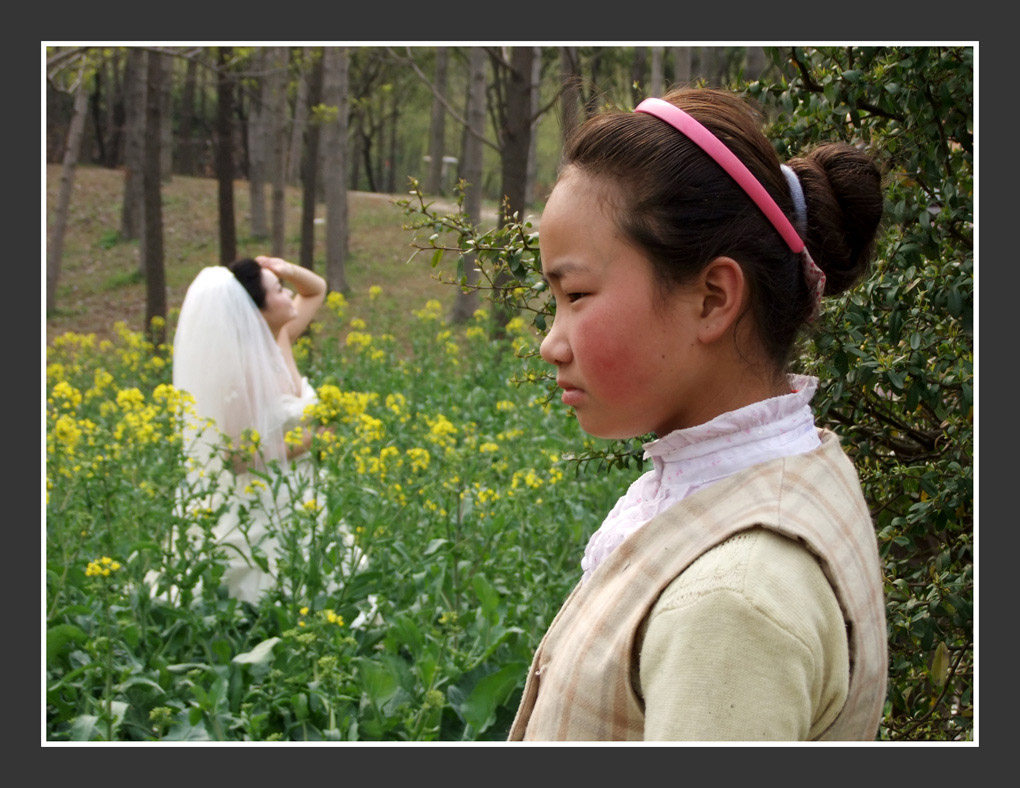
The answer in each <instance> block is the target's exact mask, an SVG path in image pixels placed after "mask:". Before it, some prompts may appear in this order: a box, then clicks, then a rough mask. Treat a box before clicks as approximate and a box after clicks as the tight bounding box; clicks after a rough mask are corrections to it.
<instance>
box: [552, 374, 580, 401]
mask: <svg viewBox="0 0 1020 788" xmlns="http://www.w3.org/2000/svg"><path fill="white" fill-rule="evenodd" d="M556 385H557V386H559V387H560V388H561V389H563V394H562V395H561V396H560V399H561V400H563V404H564V405H570V406H576V405H577V404H578V403H579V402H580V401H581V399H582V398H583V396H584V390H583V389H579V388H577V387H576V386H574V384H572V383H570V382H568V381H565V380H557V381H556Z"/></svg>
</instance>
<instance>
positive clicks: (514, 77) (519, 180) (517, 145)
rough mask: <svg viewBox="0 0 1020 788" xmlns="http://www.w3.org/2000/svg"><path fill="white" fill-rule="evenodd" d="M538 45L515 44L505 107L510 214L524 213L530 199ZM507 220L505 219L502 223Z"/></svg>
mask: <svg viewBox="0 0 1020 788" xmlns="http://www.w3.org/2000/svg"><path fill="white" fill-rule="evenodd" d="M534 59H535V47H524V46H519V47H511V48H510V68H509V69H508V73H507V80H506V107H504V109H503V129H502V135H501V137H502V146H501V149H502V157H501V158H502V184H503V187H502V188H503V192H502V193H503V198H504V200H506V201H508V202H509V210H508V213H509V214H511V215H512V214H513V213H514V212H520V214H521V215H523V214H524V210H525V208H527V203H528V189H527V186H528V149H529V147H530V146H531V127H532V124H531V107H532V100H531V94H532V90H533V88H534V86H533V84H532V74H531V65H532V63H533V62H534ZM502 223H503V222H502V221H501V224H502Z"/></svg>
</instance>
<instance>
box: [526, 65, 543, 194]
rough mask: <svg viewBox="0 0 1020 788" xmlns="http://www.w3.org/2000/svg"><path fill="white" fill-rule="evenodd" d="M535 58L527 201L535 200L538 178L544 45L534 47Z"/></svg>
mask: <svg viewBox="0 0 1020 788" xmlns="http://www.w3.org/2000/svg"><path fill="white" fill-rule="evenodd" d="M534 50H535V59H534V60H533V61H532V62H531V109H530V112H529V117H530V118H531V140H530V141H529V143H528V167H527V172H526V178H527V180H526V182H525V185H524V193H525V195H526V202H527V204H528V205H531V204H532V203H534V201H535V181H536V180H537V178H538V150H537V148H538V100H539V97H540V89H541V86H542V47H534Z"/></svg>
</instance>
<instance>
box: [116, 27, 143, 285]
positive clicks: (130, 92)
mask: <svg viewBox="0 0 1020 788" xmlns="http://www.w3.org/2000/svg"><path fill="white" fill-rule="evenodd" d="M145 61H146V55H145V50H144V49H142V48H141V47H131V48H130V49H128V55H127V63H126V65H125V66H124V86H125V87H124V94H125V95H124V104H125V129H124V198H123V201H122V203H121V214H120V235H121V238H125V239H134V238H139V237H140V235H141V232H142V167H143V166H144V159H145V140H144V137H145V68H146V66H145ZM139 247H141V244H139ZM140 261H141V257H139V268H140V267H141V262H140Z"/></svg>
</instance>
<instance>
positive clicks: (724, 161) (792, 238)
mask: <svg viewBox="0 0 1020 788" xmlns="http://www.w3.org/2000/svg"><path fill="white" fill-rule="evenodd" d="M634 111H635V112H644V113H646V114H648V115H654V116H655V117H657V118H659V120H664V121H666V123H668V124H669V125H670V126H672V127H673V128H675V129H677V130H678V131H679V132H680V133H682V134H683V135H684V136H686V137H687V138H688V139H689V140H690V141H691V142H693V143H694V144H695V145H697V146H698V147H699V148H701V149H702V150H703V151H705V153H707V154H708V155H709V156H711V157H712V159H713V160H715V162H716V163H717V164H718V165H719V166H720V167H722V168H723V169H724V170H726V172H728V173H729V175H730V177H731V178H733V180H735V181H736V182H737V185H738V186H739V187H740V188H741V189H743V190H744V191H745V192H746V193H747V196H748V197H750V198H751V199H752V200H754V204H755V205H757V206H758V208H759V209H760V210H761V212H762V213H763V214H765V218H766V219H768V220H769V221H770V222H772V226H773V227H775V228H776V230H778V231H779V234H780V235H781V236H782V237H783V240H784V241H786V243H787V245H788V246H789V247H790V249H792V250H793V251H794V253H796V254H799V253H800V252H801V251H802V250H803V249H804V241H803V239H802V238H801V237H800V235H798V234H797V231H796V230H795V229H794V228H793V225H792V224H790V220H789V219H787V218H786V214H784V213H783V212H782V210H781V209H780V208H779V206H778V205H776V201H775V200H773V199H772V197H771V196H770V195H769V193H768V192H767V191H765V187H764V186H762V185H761V182H760V181H759V180H758V179H757V178H755V177H754V175H753V174H752V173H751V171H750V170H749V169H747V167H746V166H744V163H743V162H742V161H740V159H738V158H737V157H736V156H735V155H734V153H733V151H731V150H730V149H729V148H727V147H726V146H725V145H724V144H723V143H722V141H721V140H720V139H719V138H718V137H716V136H715V135H714V134H713V133H712V132H711V131H709V130H708V129H706V128H705V127H704V126H702V125H701V124H700V123H699V122H698V121H696V120H695V119H694V118H692V117H691V116H690V115H688V114H687V113H686V112H684V111H683V110H682V109H680V108H679V107H677V106H675V105H673V104H670V103H669V102H668V101H663V100H662V99H658V98H646V99H645V100H644V101H642V102H641V103H640V104H638V105H637V107H635V108H634Z"/></svg>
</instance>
